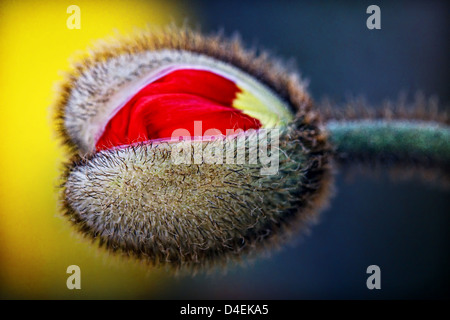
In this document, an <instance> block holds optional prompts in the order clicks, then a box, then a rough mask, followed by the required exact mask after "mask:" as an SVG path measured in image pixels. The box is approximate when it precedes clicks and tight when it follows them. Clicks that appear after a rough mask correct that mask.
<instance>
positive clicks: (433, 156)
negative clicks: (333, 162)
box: [326, 119, 450, 169]
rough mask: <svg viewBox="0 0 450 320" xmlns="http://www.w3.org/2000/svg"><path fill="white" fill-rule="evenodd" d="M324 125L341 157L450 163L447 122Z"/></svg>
mask: <svg viewBox="0 0 450 320" xmlns="http://www.w3.org/2000/svg"><path fill="white" fill-rule="evenodd" d="M326 127H327V129H328V131H329V134H330V140H331V141H332V143H333V144H334V146H335V149H336V152H337V158H338V159H339V160H341V161H359V160H364V161H370V162H372V161H379V160H381V161H383V162H386V161H387V162H396V163H398V162H402V161H405V162H413V163H415V164H425V165H431V166H436V165H437V166H444V169H445V168H448V166H449V164H450V126H448V125H445V124H441V123H437V122H434V121H414V120H383V119H364V120H329V121H328V122H327V123H326Z"/></svg>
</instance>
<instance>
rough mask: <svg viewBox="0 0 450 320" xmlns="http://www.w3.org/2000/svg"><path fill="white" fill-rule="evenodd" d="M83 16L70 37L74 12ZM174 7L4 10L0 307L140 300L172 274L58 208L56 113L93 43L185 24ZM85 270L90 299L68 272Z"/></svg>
mask: <svg viewBox="0 0 450 320" xmlns="http://www.w3.org/2000/svg"><path fill="white" fill-rule="evenodd" d="M72 4H75V5H78V6H79V7H80V9H81V29H79V30H77V29H73V30H70V29H68V28H67V26H66V20H67V19H68V18H69V16H70V14H68V13H67V12H66V10H67V7H69V6H70V5H72ZM181 12H184V8H180V7H179V6H178V5H177V6H175V5H174V4H173V3H171V2H167V1H147V2H146V1H117V0H116V1H79V0H77V1H73V2H72V1H71V2H69V1H39V2H38V1H0V101H1V106H0V134H1V137H0V172H1V175H0V217H1V218H0V242H1V245H0V298H137V297H142V296H145V297H149V296H152V293H155V294H157V292H158V290H160V289H161V286H162V283H163V279H162V278H163V277H164V275H163V274H162V273H160V272H156V271H152V270H150V271H149V270H148V269H149V268H148V267H145V266H142V265H138V264H136V263H133V262H131V261H123V260H122V259H119V258H118V257H113V256H110V255H108V254H107V253H106V252H104V251H102V250H99V249H97V248H95V247H93V246H91V245H90V243H89V241H86V240H83V239H81V237H79V236H78V235H77V234H76V233H75V232H74V229H73V228H72V227H71V226H70V224H69V223H68V222H67V221H66V219H65V218H63V217H61V215H60V213H59V212H58V209H57V208H58V206H57V198H58V195H57V181H58V174H59V172H60V168H61V163H62V161H63V160H64V155H63V151H62V149H61V148H60V146H59V143H58V141H57V140H56V138H55V134H54V132H53V131H54V130H53V125H52V123H51V115H50V114H51V112H50V106H51V104H52V101H53V100H54V98H55V96H56V94H57V92H56V90H55V83H56V81H57V80H59V79H61V72H60V71H61V70H67V69H68V66H69V62H68V61H69V57H70V56H73V54H74V52H77V51H80V50H85V49H86V48H88V47H89V46H90V45H92V43H93V42H94V40H96V39H100V38H102V37H105V36H111V35H113V34H114V32H119V33H121V34H123V33H126V32H129V31H132V30H133V29H134V28H135V27H138V28H142V27H145V26H146V25H150V26H161V25H165V24H167V23H170V22H172V21H175V22H179V21H180V20H181V19H182V18H183V17H182V16H181V15H180V13H181ZM72 264H75V265H78V266H80V268H81V288H82V289H81V290H68V289H67V287H66V279H67V277H68V276H69V274H66V269H67V267H68V266H69V265H72Z"/></svg>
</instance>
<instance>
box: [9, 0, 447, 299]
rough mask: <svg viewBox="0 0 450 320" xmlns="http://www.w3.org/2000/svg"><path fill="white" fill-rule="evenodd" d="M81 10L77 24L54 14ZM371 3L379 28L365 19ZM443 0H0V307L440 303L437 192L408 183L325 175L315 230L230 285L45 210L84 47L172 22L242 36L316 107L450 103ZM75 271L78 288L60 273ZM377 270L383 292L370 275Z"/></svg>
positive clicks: (442, 217)
mask: <svg viewBox="0 0 450 320" xmlns="http://www.w3.org/2000/svg"><path fill="white" fill-rule="evenodd" d="M72 4H76V5H78V6H79V7H80V8H81V29H80V30H69V29H67V27H66V20H67V18H68V16H69V15H68V14H67V13H66V8H67V7H68V6H69V5H72ZM371 4H377V5H378V6H380V8H381V26H382V29H381V30H368V29H367V28H366V19H367V17H368V14H366V8H367V7H368V6H369V5H371ZM449 12H450V11H449V6H448V5H447V4H446V3H445V1H395V2H393V1H370V2H369V1H339V2H337V1H298V2H290V1H289V2H288V1H245V0H240V1H224V2H215V1H214V2H213V1H190V2H187V1H137V0H131V1H118V0H114V1H78V0H74V1H50V0H46V1H39V2H38V1H20V2H19V1H7V0H0V103H1V104H0V298H3V299H11V298H14V299H15V298H37V299H47V298H54V299H77V298H116V299H118V298H125V299H128V298H149V299H174V298H175V299H183V298H185V299H191V298H192V299H239V298H245V299H304V298H306V299H316V298H320V299H322V298H329V299H370V298H445V297H447V298H448V297H449V296H450V281H449V280H450V276H449V272H448V271H449V270H450V259H449V252H450V250H449V249H450V236H449V232H448V230H449V226H450V215H449V208H450V202H449V190H445V189H442V188H439V187H436V186H433V185H428V184H425V183H423V182H421V181H419V180H414V179H413V180H407V181H400V182H393V181H392V180H391V179H390V178H389V177H388V176H387V175H386V176H384V175H381V176H379V177H378V178H377V179H373V178H371V177H368V176H363V175H356V176H355V177H354V178H353V179H351V180H348V179H346V178H345V176H344V175H343V174H338V175H337V180H336V189H337V194H336V196H335V197H334V198H333V200H332V201H331V207H330V208H329V209H327V210H325V211H324V212H323V213H322V216H321V221H320V223H319V224H318V225H316V226H314V227H313V228H312V229H311V233H310V234H309V235H307V236H303V237H300V236H299V237H298V239H295V240H294V241H293V243H292V244H289V245H286V246H285V247H284V248H283V249H282V250H281V251H277V252H273V253H272V255H271V256H270V257H265V258H262V259H257V260H256V261H253V262H251V263H249V264H248V265H247V266H245V267H240V266H239V267H231V268H230V269H229V270H228V272H227V273H226V274H223V273H221V272H216V273H213V274H210V275H202V274H200V275H197V276H193V277H192V276H178V277H174V276H172V275H170V274H169V273H168V272H166V271H165V270H154V269H151V268H148V267H146V266H143V265H140V264H139V263H135V262H132V261H124V260H121V259H118V258H117V257H113V256H110V255H108V254H107V253H105V252H104V251H102V250H98V249H96V248H95V247H92V246H91V245H90V243H89V242H87V241H85V240H82V239H81V238H80V237H79V236H78V235H76V234H75V233H74V232H73V229H72V228H71V227H70V225H69V224H68V223H67V222H66V221H65V219H64V218H62V217H61V216H60V214H59V212H58V209H57V208H58V207H57V177H58V174H59V169H60V165H61V162H62V161H63V160H64V154H63V151H62V150H61V148H60V147H59V146H58V142H57V141H56V139H55V135H54V133H53V129H54V128H53V125H52V123H51V116H50V114H51V112H50V109H49V106H50V105H51V103H52V101H53V100H54V98H55V96H56V95H57V92H56V90H55V82H56V81H58V80H59V79H61V71H64V70H67V69H68V66H69V57H72V56H74V54H75V55H76V52H79V51H80V50H85V49H86V48H88V47H89V46H90V45H91V44H92V43H93V42H94V41H95V40H96V39H100V38H103V37H107V36H111V35H114V34H115V33H121V34H126V33H127V32H130V31H132V30H133V28H136V27H137V28H142V27H144V26H145V25H150V26H163V25H165V24H167V23H170V22H172V21H175V22H177V23H183V22H187V23H188V24H190V25H193V26H200V27H201V28H202V30H204V31H206V32H210V31H216V30H219V29H223V30H224V31H225V33H226V34H232V33H233V32H236V31H237V32H239V33H240V35H241V36H242V38H243V40H244V41H245V42H246V43H248V44H249V45H257V46H262V47H265V48H268V49H270V50H271V52H273V53H275V54H276V55H277V56H280V57H282V58H284V59H294V60H295V61H296V63H297V65H298V68H299V70H300V71H301V73H302V75H303V76H304V77H306V78H308V79H309V80H310V87H309V88H310V91H311V94H312V95H313V97H314V98H315V99H316V100H320V99H321V98H322V97H323V96H328V97H330V98H332V99H333V100H335V101H337V102H342V101H345V99H346V98H347V97H348V96H360V95H363V96H364V97H365V98H366V99H367V101H368V102H370V103H372V104H380V103H381V102H382V101H383V100H384V99H396V98H397V96H398V94H399V93H400V92H402V91H403V92H406V93H410V94H411V95H412V94H413V93H415V92H416V91H418V90H420V91H422V92H423V93H424V94H425V95H437V96H438V97H439V98H440V102H441V105H442V106H448V105H449V103H450V91H449V80H450V68H449V57H450V52H449V41H448V39H450V37H449V30H450V29H449V21H450V20H449ZM72 264H76V265H79V266H80V268H81V273H82V276H81V279H82V280H81V286H82V289H81V290H68V289H67V288H66V279H67V277H68V274H66V268H67V266H69V265H72ZM371 264H376V265H379V266H380V268H381V279H382V280H381V281H382V284H381V285H382V289H381V290H373V291H371V290H368V289H367V288H366V279H367V276H368V275H367V274H366V268H367V266H369V265H371Z"/></svg>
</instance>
